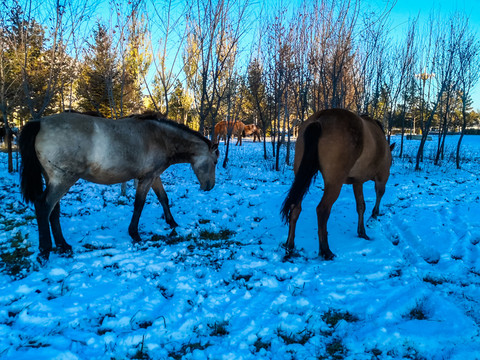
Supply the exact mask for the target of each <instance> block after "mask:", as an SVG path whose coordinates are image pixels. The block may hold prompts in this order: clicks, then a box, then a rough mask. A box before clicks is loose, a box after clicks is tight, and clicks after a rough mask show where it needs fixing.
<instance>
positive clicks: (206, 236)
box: [200, 229, 236, 240]
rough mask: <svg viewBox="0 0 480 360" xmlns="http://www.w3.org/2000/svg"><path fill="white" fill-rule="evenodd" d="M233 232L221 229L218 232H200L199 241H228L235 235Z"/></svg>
mask: <svg viewBox="0 0 480 360" xmlns="http://www.w3.org/2000/svg"><path fill="white" fill-rule="evenodd" d="M235 234H236V233H235V231H232V230H229V229H222V230H220V231H218V232H215V231H210V230H201V231H200V239H203V240H228V239H229V238H230V237H232V236H233V235H235Z"/></svg>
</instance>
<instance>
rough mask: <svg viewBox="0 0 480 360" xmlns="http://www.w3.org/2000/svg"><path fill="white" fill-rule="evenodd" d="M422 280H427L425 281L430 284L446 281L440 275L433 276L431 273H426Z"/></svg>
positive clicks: (440, 283) (439, 283)
mask: <svg viewBox="0 0 480 360" xmlns="http://www.w3.org/2000/svg"><path fill="white" fill-rule="evenodd" d="M423 281H425V282H427V283H430V284H432V285H435V286H437V285H442V284H443V283H444V282H446V280H445V279H443V278H440V277H434V276H432V275H426V276H425V277H424V278H423Z"/></svg>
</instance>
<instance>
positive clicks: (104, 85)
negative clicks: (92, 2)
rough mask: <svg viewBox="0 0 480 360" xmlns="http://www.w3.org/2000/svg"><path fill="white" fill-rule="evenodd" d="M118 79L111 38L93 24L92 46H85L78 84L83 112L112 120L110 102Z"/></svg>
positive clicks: (115, 90) (111, 103)
mask: <svg viewBox="0 0 480 360" xmlns="http://www.w3.org/2000/svg"><path fill="white" fill-rule="evenodd" d="M119 77H120V74H119V71H118V66H117V60H116V58H115V55H114V54H113V51H112V37H111V36H110V34H109V33H108V31H107V28H106V27H105V26H104V25H103V24H101V23H97V27H96V29H95V30H94V43H93V44H90V45H89V49H88V50H87V54H86V56H85V61H84V64H83V66H82V70H81V74H80V79H79V81H78V88H77V93H78V97H79V105H80V107H81V108H82V109H83V110H85V111H96V112H98V113H100V114H102V115H103V116H106V117H115V116H114V100H115V93H116V92H117V91H118V82H119Z"/></svg>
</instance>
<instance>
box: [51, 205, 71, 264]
mask: <svg viewBox="0 0 480 360" xmlns="http://www.w3.org/2000/svg"><path fill="white" fill-rule="evenodd" d="M50 226H51V228H52V233H53V238H54V239H55V245H56V246H57V250H58V251H59V252H60V253H61V254H65V253H72V247H71V246H70V245H69V244H67V242H66V241H65V238H64V237H63V233H62V228H61V226H60V201H59V202H58V203H57V205H55V207H54V208H53V210H52V213H51V214H50Z"/></svg>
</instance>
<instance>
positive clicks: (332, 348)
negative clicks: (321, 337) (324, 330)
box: [318, 338, 347, 360]
mask: <svg viewBox="0 0 480 360" xmlns="http://www.w3.org/2000/svg"><path fill="white" fill-rule="evenodd" d="M325 351H326V356H324V357H319V358H318V359H331V360H341V359H345V356H346V355H347V349H345V346H343V343H342V340H340V339H337V338H335V339H333V340H332V341H331V342H329V343H328V344H327V346H326V349H325Z"/></svg>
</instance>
